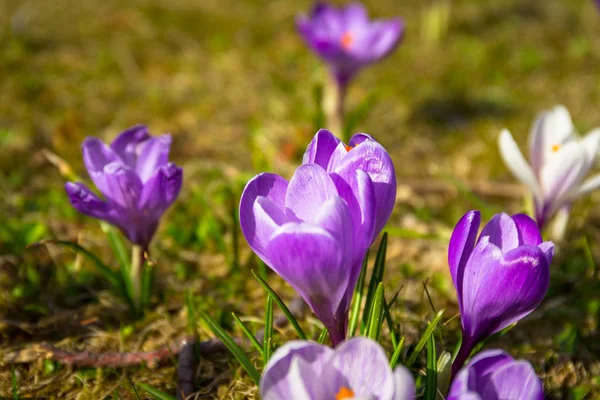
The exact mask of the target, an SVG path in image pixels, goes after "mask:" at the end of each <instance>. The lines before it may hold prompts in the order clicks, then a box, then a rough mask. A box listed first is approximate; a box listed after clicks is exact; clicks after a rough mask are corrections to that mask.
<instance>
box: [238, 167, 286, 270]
mask: <svg viewBox="0 0 600 400" xmlns="http://www.w3.org/2000/svg"><path fill="white" fill-rule="evenodd" d="M287 187H288V182H287V181H286V180H285V179H283V178H282V177H280V176H278V175H275V174H268V173H263V174H259V175H256V176H255V177H254V178H252V179H251V180H250V181H249V182H248V183H247V184H246V187H245V188H244V192H243V193H242V198H241V199H240V226H241V228H242V233H243V234H244V237H245V238H246V240H247V241H248V244H249V245H250V247H251V248H252V250H254V252H256V254H258V256H259V257H260V258H262V259H263V261H265V262H266V258H267V257H266V250H265V246H266V241H267V240H268V239H269V237H270V236H271V234H272V230H269V231H268V232H267V231H265V229H268V227H269V226H271V228H272V229H273V230H274V229H275V228H276V226H275V225H277V226H278V225H281V224H282V223H283V222H284V221H282V220H281V219H280V218H279V215H280V214H281V213H283V212H284V210H285V193H286V191H287ZM259 197H265V198H267V199H268V200H269V202H270V203H271V204H272V205H265V203H266V202H265V201H262V202H261V203H260V204H259V206H258V207H259V209H257V208H255V207H256V206H255V202H256V200H257V199H258V198H259ZM273 208H278V209H279V210H281V211H280V214H276V213H275V211H274V210H273Z"/></svg>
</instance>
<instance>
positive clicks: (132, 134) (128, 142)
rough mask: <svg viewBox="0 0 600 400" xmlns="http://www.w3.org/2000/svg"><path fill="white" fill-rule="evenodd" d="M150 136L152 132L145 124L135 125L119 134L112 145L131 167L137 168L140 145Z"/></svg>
mask: <svg viewBox="0 0 600 400" xmlns="http://www.w3.org/2000/svg"><path fill="white" fill-rule="evenodd" d="M150 138H151V136H150V133H148V128H147V127H146V126H145V125H135V126H133V127H131V128H129V129H127V130H126V131H123V132H122V133H121V134H120V135H119V136H117V137H116V138H115V140H113V142H112V143H111V144H110V147H111V148H112V150H113V151H114V152H115V153H117V154H118V155H119V157H121V160H123V162H124V163H125V164H127V166H128V167H129V168H131V169H135V164H136V161H137V158H138V156H139V149H140V145H141V144H142V143H144V142H146V141H147V140H148V139H150Z"/></svg>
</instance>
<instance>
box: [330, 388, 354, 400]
mask: <svg viewBox="0 0 600 400" xmlns="http://www.w3.org/2000/svg"><path fill="white" fill-rule="evenodd" d="M353 397H354V392H353V391H352V390H350V389H348V388H347V387H345V386H342V387H341V388H340V391H339V392H338V393H337V394H336V395H335V400H344V399H351V398H353Z"/></svg>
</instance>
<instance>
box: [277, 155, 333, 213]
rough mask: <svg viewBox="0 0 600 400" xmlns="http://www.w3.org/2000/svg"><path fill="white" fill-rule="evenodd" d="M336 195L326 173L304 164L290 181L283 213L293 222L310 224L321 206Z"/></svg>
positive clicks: (319, 168)
mask: <svg viewBox="0 0 600 400" xmlns="http://www.w3.org/2000/svg"><path fill="white" fill-rule="evenodd" d="M337 195H338V193H337V189H336V188H335V185H334V184H333V181H332V180H331V178H330V177H329V175H328V174H327V171H325V169H323V168H322V167H320V166H319V165H317V164H304V165H301V166H300V167H298V169H296V172H295V173H294V176H292V179H290V183H289V185H288V188H287V193H286V196H285V212H286V215H287V217H288V219H290V220H293V221H306V222H311V221H313V220H314V219H315V217H316V215H317V213H318V212H319V209H320V208H321V205H322V204H323V203H325V202H326V201H327V200H330V199H332V198H334V197H336V196H337Z"/></svg>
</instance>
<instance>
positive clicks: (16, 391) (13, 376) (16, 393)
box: [10, 365, 19, 400]
mask: <svg viewBox="0 0 600 400" xmlns="http://www.w3.org/2000/svg"><path fill="white" fill-rule="evenodd" d="M10 380H11V385H12V398H13V400H19V387H18V384H17V370H16V369H15V366H14V365H13V366H12V368H11V370H10Z"/></svg>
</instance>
